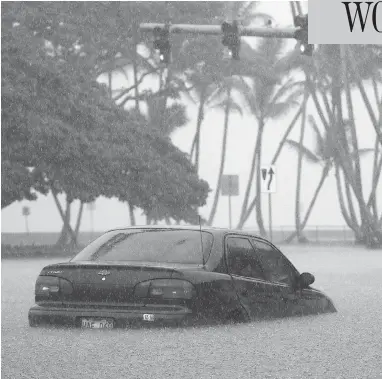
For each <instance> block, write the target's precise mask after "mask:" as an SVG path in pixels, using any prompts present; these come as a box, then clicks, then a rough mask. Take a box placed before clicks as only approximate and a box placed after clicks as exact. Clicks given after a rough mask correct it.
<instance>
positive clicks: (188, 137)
mask: <svg viewBox="0 0 382 379" xmlns="http://www.w3.org/2000/svg"><path fill="white" fill-rule="evenodd" d="M259 11H263V12H266V13H268V14H270V15H272V16H273V17H274V18H275V19H276V21H277V23H278V24H280V25H291V24H292V18H291V14H290V7H289V2H279V1H278V2H263V3H262V4H261V5H260V7H259ZM123 85H126V83H124V82H123V78H121V77H118V78H116V79H115V80H114V82H113V86H114V87H122V86H123ZM355 100H356V101H355V104H357V105H356V109H355V113H356V119H357V120H356V121H357V125H358V137H359V144H360V148H366V147H374V142H375V133H374V131H373V128H372V125H371V123H370V120H369V117H368V115H367V112H366V109H365V107H364V105H363V103H362V100H361V97H360V96H359V95H358V94H356V95H355ZM358 100H359V101H358ZM309 110H310V113H311V114H313V115H315V112H314V107H313V106H312V104H310V106H309ZM294 112H295V111H294ZM196 114H197V108H196V106H194V105H192V104H190V105H189V108H188V116H189V119H190V122H189V123H188V124H187V126H185V127H183V128H182V129H180V130H178V131H177V132H176V133H174V135H173V142H174V143H175V144H176V145H177V146H178V147H179V148H180V149H181V150H183V151H186V152H189V151H190V146H191V142H192V138H193V136H194V133H195V126H196V125H195V124H196ZM292 118H293V112H292V113H291V114H290V115H288V116H287V117H285V118H283V119H280V120H278V121H276V122H269V123H268V124H267V125H266V131H265V135H264V141H265V143H264V144H263V158H262V161H263V164H267V163H269V162H270V160H271V159H272V157H273V155H274V153H275V151H276V148H277V146H278V143H279V141H280V139H281V136H282V135H283V133H284V132H285V129H286V128H287V127H288V125H289V123H290V120H291V119H292ZM223 121H224V114H223V112H221V111H208V112H207V114H206V117H205V120H204V122H203V125H202V136H201V141H202V144H201V160H200V175H201V177H202V178H203V179H205V180H207V181H208V182H209V184H210V187H211V188H212V189H213V190H214V189H215V187H216V181H217V174H218V168H219V164H220V153H221V149H220V147H221V140H222V132H223ZM360 125H362V128H361V127H360ZM298 129H299V128H298V127H296V128H295V129H294V132H293V133H292V134H291V137H290V138H293V139H295V140H298V137H299V130H298ZM256 133H257V125H256V121H255V120H254V118H253V117H252V116H251V115H250V114H248V113H247V114H244V115H243V116H240V115H237V114H232V115H231V116H230V123H229V136H228V146H227V160H226V166H225V167H226V168H225V174H237V175H239V178H240V179H239V180H240V196H238V197H235V198H232V206H233V211H232V215H233V224H234V225H236V224H237V222H238V217H239V215H240V210H241V204H242V200H243V193H244V191H245V186H246V183H247V180H248V175H249V169H250V160H251V158H252V154H253V147H254V143H255V139H256ZM313 137H314V136H313V134H312V132H311V131H310V130H309V128H308V129H307V131H306V138H305V145H306V146H308V147H310V148H312V147H314V138H313ZM372 159H373V158H372V154H370V156H368V157H365V158H363V160H362V169H363V172H362V178H363V182H364V191H365V193H366V194H368V193H369V192H370V185H371V172H372V171H371V170H372ZM276 167H277V193H275V194H273V195H272V196H273V197H272V199H273V200H272V204H273V205H272V208H273V224H274V225H275V226H291V225H293V224H294V199H295V189H296V169H297V154H296V153H295V152H294V151H292V150H291V149H289V148H288V147H286V148H284V150H283V152H282V155H281V157H280V159H279V160H278V162H277V165H276ZM321 170H322V167H321V166H319V165H313V164H310V163H307V162H305V161H304V163H303V177H302V205H301V207H302V210H303V212H304V211H306V209H307V207H308V205H309V203H310V200H311V198H312V195H313V192H314V190H315V188H316V186H317V183H318V181H319V178H320V173H321ZM381 184H382V183H380V186H379V187H380V188H379V189H380V191H379V193H382V185H381ZM212 201H213V193H211V194H210V197H209V201H208V204H207V205H206V206H205V207H203V208H202V209H201V213H202V215H203V216H204V217H207V216H208V214H209V211H210V207H211V205H212ZM262 204H263V215H264V221H265V223H266V224H267V223H268V217H267V216H268V208H267V206H268V203H267V197H266V196H264V198H263V199H262ZM25 205H27V206H29V207H30V209H31V215H30V218H29V226H30V230H31V231H32V232H33V231H35V232H37V231H59V230H60V229H61V226H62V221H61V219H60V216H59V213H58V210H57V208H56V205H55V204H54V201H53V198H52V195H48V196H40V197H39V198H38V200H37V201H34V202H26V201H23V202H17V203H14V204H12V205H11V206H9V207H7V208H5V209H4V210H2V215H1V220H2V232H24V231H25V225H24V220H23V217H22V213H21V211H22V207H23V206H25ZM77 207H78V204H76V206H75V209H74V210H76V209H77ZM74 210H73V216H72V217H73V220H74V218H75V217H74V216H75V212H74ZM136 216H137V223H138V224H143V223H144V221H145V219H144V217H141V216H140V212H139V213H138V212H136ZM128 225H129V213H128V208H127V206H126V204H123V203H120V202H118V201H117V200H108V199H103V198H100V199H98V200H97V202H96V210H95V214H94V228H95V230H98V231H104V230H106V229H111V228H115V227H120V226H128ZM255 225H256V220H255V214H254V213H253V214H252V216H251V217H250V218H249V220H248V222H247V224H246V227H248V228H251V227H254V226H255ZM308 225H312V226H313V225H323V226H326V225H329V226H342V225H345V222H344V221H343V219H342V216H341V212H340V209H339V206H338V199H337V190H336V184H335V178H334V174H333V173H331V174H330V177H329V178H328V179H327V181H326V183H325V186H324V188H323V189H322V191H321V193H320V196H319V199H318V201H317V203H316V206H315V207H314V210H313V212H312V214H311V217H310V219H309V222H308ZM215 226H222V227H224V226H228V199H227V198H226V197H220V200H219V207H218V211H217V213H216V217H215ZM81 230H84V231H85V230H90V215H89V211H88V210H87V209H85V212H84V215H83V221H82V224H81Z"/></svg>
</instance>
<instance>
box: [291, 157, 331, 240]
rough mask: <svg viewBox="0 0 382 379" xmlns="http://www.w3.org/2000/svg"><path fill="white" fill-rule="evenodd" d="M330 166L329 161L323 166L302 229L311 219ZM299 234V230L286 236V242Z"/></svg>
mask: <svg viewBox="0 0 382 379" xmlns="http://www.w3.org/2000/svg"><path fill="white" fill-rule="evenodd" d="M330 166H331V163H327V164H326V165H325V167H324V168H323V170H322V174H321V179H320V181H319V183H318V186H317V188H316V191H315V192H314V195H313V198H312V201H311V202H310V204H309V207H308V210H307V211H306V214H305V217H304V219H303V221H302V223H301V231H302V230H304V228H305V226H306V224H307V222H308V219H309V216H310V214H311V212H312V210H313V207H314V204H315V203H316V200H317V198H318V194H319V193H320V191H321V188H322V187H323V185H324V183H325V180H326V178H327V177H328V174H329V171H330ZM297 235H298V233H297V230H296V231H294V232H293V233H292V234H291V235H290V236H289V237H288V238H286V240H285V242H287V243H290V242H292V241H293V239H294V238H295V237H296V236H297Z"/></svg>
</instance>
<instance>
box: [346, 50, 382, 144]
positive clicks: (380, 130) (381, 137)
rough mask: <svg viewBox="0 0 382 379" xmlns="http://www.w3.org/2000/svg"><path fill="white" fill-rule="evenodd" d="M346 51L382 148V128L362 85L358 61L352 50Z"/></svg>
mask: <svg viewBox="0 0 382 379" xmlns="http://www.w3.org/2000/svg"><path fill="white" fill-rule="evenodd" d="M346 50H347V52H348V55H349V58H350V59H349V63H350V66H351V68H352V73H353V74H354V76H355V78H356V82H357V86H358V88H359V91H360V92H361V96H362V99H363V101H364V103H365V105H366V109H367V111H368V113H369V116H370V119H371V122H372V124H373V127H374V130H375V133H376V134H377V136H378V140H379V143H380V144H381V146H382V128H381V125H380V123H379V122H378V119H377V117H376V116H375V114H374V111H373V107H372V106H371V104H370V101H369V98H368V97H367V93H366V91H365V87H364V85H363V83H362V80H361V78H360V76H359V73H358V70H357V67H356V64H355V62H356V60H355V59H354V55H353V52H352V51H351V49H350V48H347V49H346ZM345 63H346V61H345Z"/></svg>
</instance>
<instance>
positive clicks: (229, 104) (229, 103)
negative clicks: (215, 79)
mask: <svg viewBox="0 0 382 379" xmlns="http://www.w3.org/2000/svg"><path fill="white" fill-rule="evenodd" d="M234 82H235V78H228V79H227V80H226V83H225V84H226V86H225V88H222V89H221V90H220V91H221V92H223V93H224V92H225V97H224V98H223V100H222V101H220V102H219V103H218V104H216V105H215V106H214V108H224V129H223V139H222V147H221V157H220V168H219V173H218V180H217V184H216V189H215V196H214V201H213V204H212V208H211V212H210V216H209V218H208V221H207V224H208V225H212V223H213V220H214V217H215V214H216V211H217V206H218V202H219V197H220V189H221V181H222V176H223V173H224V166H225V158H226V149H227V139H228V126H229V116H230V112H232V111H237V112H239V113H240V114H242V109H241V107H240V106H239V105H238V104H237V103H236V102H234V100H233V99H232V90H233V88H234Z"/></svg>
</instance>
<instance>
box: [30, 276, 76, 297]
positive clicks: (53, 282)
mask: <svg viewBox="0 0 382 379" xmlns="http://www.w3.org/2000/svg"><path fill="white" fill-rule="evenodd" d="M72 291H73V287H72V284H71V283H70V282H69V281H68V280H65V279H62V278H58V277H56V276H39V277H38V278H37V281H36V286H35V294H36V295H38V296H49V295H50V294H57V293H58V292H61V293H63V294H71V293H72Z"/></svg>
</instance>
